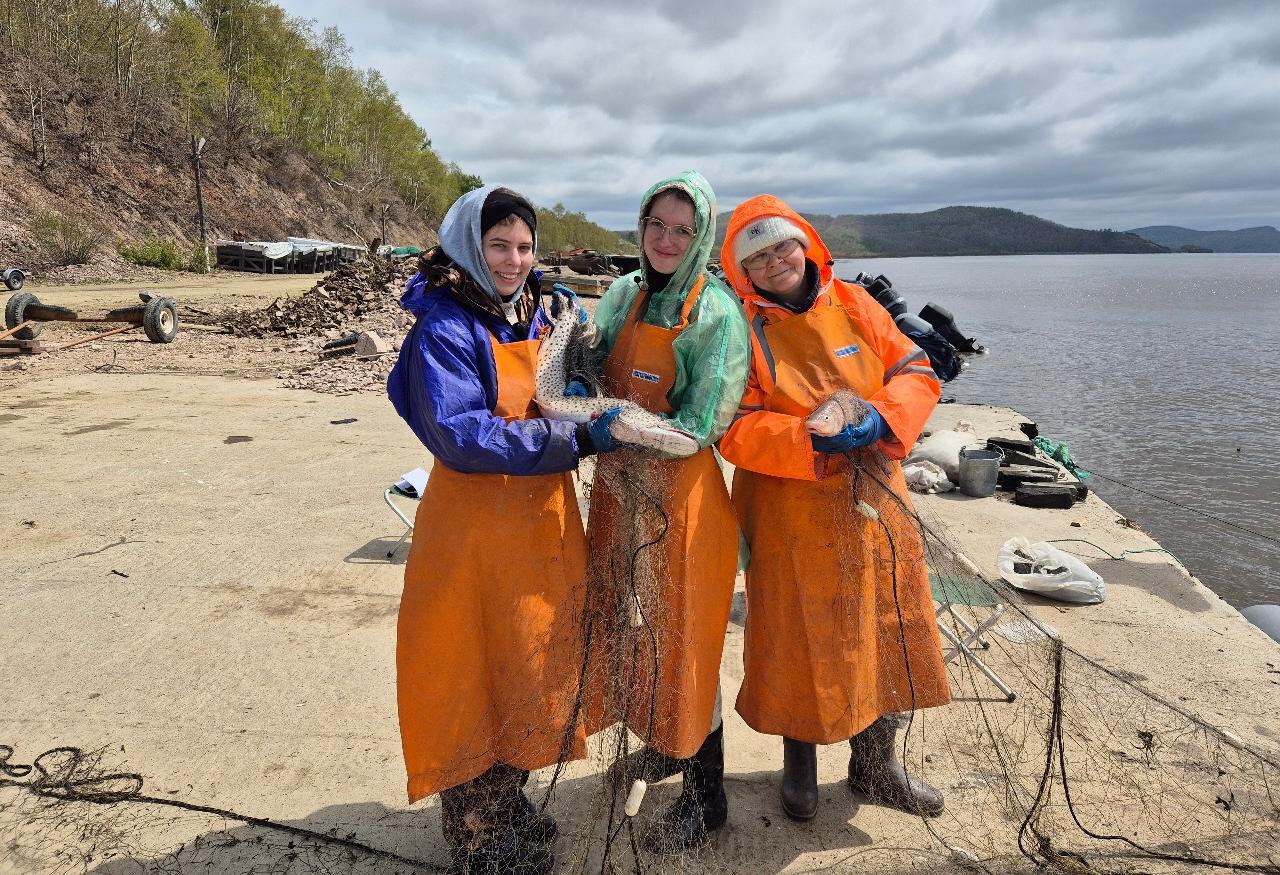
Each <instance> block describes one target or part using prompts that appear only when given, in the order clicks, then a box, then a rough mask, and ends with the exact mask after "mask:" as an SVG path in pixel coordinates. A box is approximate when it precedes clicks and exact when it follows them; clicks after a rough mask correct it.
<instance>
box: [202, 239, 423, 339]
mask: <svg viewBox="0 0 1280 875" xmlns="http://www.w3.org/2000/svg"><path fill="white" fill-rule="evenodd" d="M417 269H418V265H417V260H416V259H411V258H405V259H399V260H396V261H387V260H385V259H382V258H362V259H360V260H359V261H354V262H352V263H350V264H344V265H343V266H342V267H340V268H338V269H337V270H335V271H334V272H333V273H331V274H328V275H327V276H325V277H324V278H323V279H321V280H320V281H319V282H317V283H316V284H315V285H314V286H313V287H312V288H311V289H310V290H309V291H307V292H305V293H303V294H302V295H300V296H299V297H297V298H277V299H276V300H275V301H273V302H271V303H270V304H269V305H267V306H266V307H264V308H263V309H261V310H256V311H252V310H251V311H239V312H235V311H233V312H231V313H227V314H225V315H223V316H222V317H221V318H220V319H219V322H220V323H221V324H222V325H224V326H226V328H227V329H228V330H229V331H230V332H231V333H232V334H235V335H238V336H240V337H268V336H271V335H283V336H285V337H318V336H322V335H324V334H325V332H326V331H332V330H335V329H347V330H350V329H352V328H355V329H357V330H359V329H361V328H366V327H369V323H370V322H376V323H377V325H376V327H378V328H382V327H384V324H385V325H386V326H392V325H394V324H395V321H396V317H397V316H401V317H402V316H403V311H402V310H401V309H400V305H399V300H400V294H401V292H403V291H404V285H405V282H406V281H407V280H408V279H409V278H410V277H411V276H413V274H414V273H415V272H416V271H417ZM400 321H401V322H403V319H401V320H400Z"/></svg>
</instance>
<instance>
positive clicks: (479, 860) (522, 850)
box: [449, 826, 555, 875]
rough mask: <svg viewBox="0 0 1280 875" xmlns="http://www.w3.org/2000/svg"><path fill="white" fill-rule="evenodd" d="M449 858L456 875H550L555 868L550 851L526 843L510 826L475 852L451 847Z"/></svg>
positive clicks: (532, 843)
mask: <svg viewBox="0 0 1280 875" xmlns="http://www.w3.org/2000/svg"><path fill="white" fill-rule="evenodd" d="M449 855H450V859H451V861H452V866H451V871H452V872H454V873H456V875H549V873H550V872H551V870H552V869H554V868H555V858H554V857H553V856H552V854H551V848H550V847H548V846H547V845H543V844H538V843H536V842H530V841H527V840H526V839H524V838H522V837H521V836H520V834H519V833H517V832H516V831H515V830H514V829H512V828H511V827H510V826H504V827H502V828H501V829H498V830H496V831H495V832H494V833H493V834H492V835H490V836H489V837H488V840H487V841H485V842H484V843H483V844H481V845H479V846H477V847H475V848H466V847H451V848H450V849H449Z"/></svg>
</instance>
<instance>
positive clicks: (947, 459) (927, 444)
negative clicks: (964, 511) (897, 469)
mask: <svg viewBox="0 0 1280 875" xmlns="http://www.w3.org/2000/svg"><path fill="white" fill-rule="evenodd" d="M985 446H986V441H980V440H978V436H977V435H976V434H974V433H973V426H972V425H970V424H969V423H968V422H966V421H965V420H963V419H962V420H960V421H959V422H957V423H956V427H955V430H954V431H935V432H934V433H933V434H931V435H929V436H928V437H925V438H921V439H920V440H919V442H918V443H916V445H915V446H914V447H912V448H911V452H910V453H909V454H908V455H907V458H906V460H905V461H904V463H903V464H910V463H912V462H932V463H933V464H935V465H937V466H938V467H939V468H941V469H942V470H943V471H944V472H946V475H947V477H949V478H950V479H951V482H952V483H959V482H960V451H961V450H962V449H964V448H965V447H973V448H974V449H982V448H983V447H985Z"/></svg>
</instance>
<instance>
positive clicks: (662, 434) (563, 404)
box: [534, 292, 700, 457]
mask: <svg viewBox="0 0 1280 875" xmlns="http://www.w3.org/2000/svg"><path fill="white" fill-rule="evenodd" d="M552 294H553V296H556V295H557V293H554V292H553V293H552ZM559 310H560V315H559V316H557V317H556V318H555V319H554V320H553V321H552V329H551V333H550V334H549V335H547V336H546V337H545V338H544V339H543V341H542V345H541V346H540V347H539V348H538V370H537V386H536V390H535V394H534V400H536V401H537V402H538V407H539V408H541V410H542V415H543V416H545V417H546V418H547V419H560V420H566V421H568V422H590V421H591V420H592V419H595V418H596V417H597V416H599V415H600V414H602V413H604V412H606V411H608V410H612V409H613V408H615V407H621V408H622V412H621V413H620V414H618V417H617V418H616V419H614V420H613V422H612V423H611V424H610V425H609V434H610V435H612V436H613V438H614V439H615V440H617V441H620V442H622V443H625V444H634V445H635V446H639V447H647V448H649V449H652V450H658V451H659V452H662V453H666V454H667V455H669V456H679V457H684V456H692V455H693V454H694V453H696V452H698V450H699V449H700V447H699V445H698V441H697V439H696V438H694V437H693V436H692V435H690V434H688V433H686V432H683V431H681V430H680V429H678V428H676V427H675V426H673V425H672V424H671V423H670V421H668V420H666V419H663V418H662V417H660V416H658V415H657V414H654V413H650V412H649V411H648V410H645V409H644V408H643V407H641V406H640V405H639V404H636V403H635V402H633V401H624V400H622V399H620V398H581V397H576V396H569V397H566V396H565V394H564V389H565V385H566V384H567V382H568V373H569V370H568V363H569V352H570V349H569V347H570V343H571V342H572V341H573V339H574V337H575V335H576V334H578V332H575V328H576V327H577V325H578V307H577V306H576V305H573V304H571V302H570V301H568V300H567V299H566V298H565V297H564V296H560V301H559Z"/></svg>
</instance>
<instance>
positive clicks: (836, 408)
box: [804, 398, 845, 437]
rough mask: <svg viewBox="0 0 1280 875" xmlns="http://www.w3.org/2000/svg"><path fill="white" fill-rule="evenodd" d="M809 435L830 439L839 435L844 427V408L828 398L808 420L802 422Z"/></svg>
mask: <svg viewBox="0 0 1280 875" xmlns="http://www.w3.org/2000/svg"><path fill="white" fill-rule="evenodd" d="M804 425H805V428H807V429H808V430H809V434H816V435H819V436H821V437H831V436H832V435H834V434H839V433H840V429H842V428H844V427H845V415H844V408H843V407H842V406H841V405H840V403H839V402H838V401H836V400H835V399H834V398H829V399H827V400H826V401H823V402H822V403H821V404H819V405H818V407H817V409H816V410H814V411H813V413H810V414H809V418H808V419H806V420H805V421H804Z"/></svg>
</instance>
